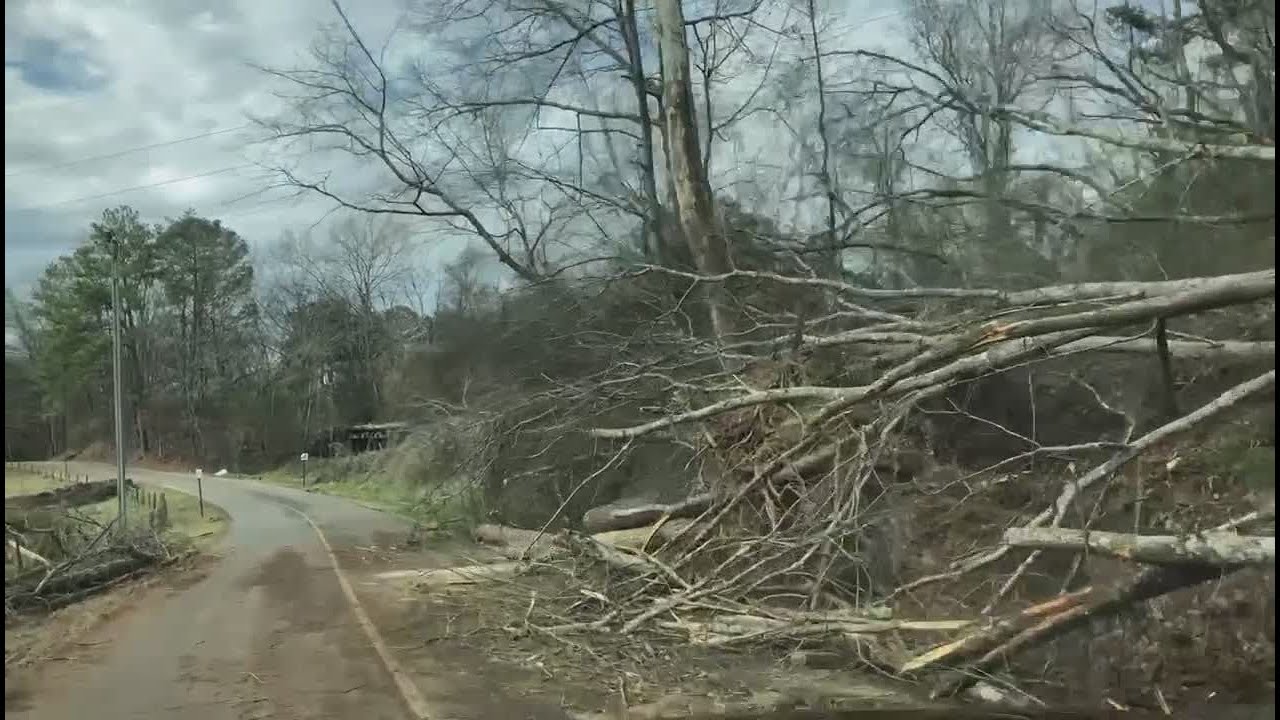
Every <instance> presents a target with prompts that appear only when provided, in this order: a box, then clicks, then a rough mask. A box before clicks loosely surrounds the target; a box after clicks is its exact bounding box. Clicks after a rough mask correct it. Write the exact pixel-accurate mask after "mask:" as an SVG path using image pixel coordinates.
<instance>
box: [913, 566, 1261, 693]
mask: <svg viewBox="0 0 1280 720" xmlns="http://www.w3.org/2000/svg"><path fill="white" fill-rule="evenodd" d="M1236 569H1238V567H1237V568H1226V569H1222V568H1215V567H1210V566H1207V565H1162V566H1158V567H1152V568H1148V569H1147V570H1145V571H1143V572H1142V573H1139V574H1138V575H1137V577H1135V578H1134V579H1132V580H1130V581H1129V582H1127V583H1124V584H1122V585H1119V586H1115V587H1088V588H1084V589H1083V590H1079V591H1076V592H1074V593H1070V594H1067V595H1062V596H1059V597H1057V598H1054V599H1053V600H1050V601H1048V602H1045V603H1041V604H1039V605H1036V606H1033V607H1031V608H1027V609H1026V610H1023V611H1022V612H1021V613H1019V614H1018V615H1017V616H1014V617H1013V618H1009V619H1006V620H998V621H996V622H994V623H992V624H991V625H988V626H987V627H985V628H983V629H982V630H979V631H977V632H975V633H972V634H970V635H968V636H966V637H963V638H961V639H960V640H957V641H954V642H950V643H947V644H945V645H941V646H939V647H936V648H934V649H932V650H930V651H928V652H926V653H924V654H922V655H919V656H917V657H916V658H913V659H912V660H910V661H908V662H907V663H906V664H904V665H903V667H902V668H901V672H904V673H908V672H919V671H921V670H924V669H927V668H933V667H938V666H941V665H948V666H952V667H958V668H959V669H957V670H955V671H952V672H950V673H949V674H948V675H947V677H946V679H944V680H943V681H942V682H941V683H939V684H938V685H937V687H936V689H935V690H934V692H933V696H934V697H935V698H938V697H946V696H950V695H954V694H955V693H958V692H961V691H963V690H965V689H967V688H968V687H969V686H970V685H972V684H973V682H974V681H975V680H977V679H978V678H979V677H982V675H983V674H984V672H986V671H989V670H990V669H991V668H992V667H993V666H995V665H996V664H998V663H999V662H1002V661H1004V660H1007V659H1008V658H1010V657H1012V656H1014V655H1016V654H1017V653H1019V652H1022V651H1024V650H1026V649H1028V648H1031V647H1034V646H1036V645H1039V644H1042V643H1044V642H1047V641H1048V640H1051V639H1053V638H1055V637H1058V636H1059V635H1062V634H1063V633H1066V632H1067V631H1069V630H1071V629H1073V628H1075V627H1078V626H1080V625H1082V624H1084V623H1086V622H1088V621H1089V620H1091V619H1098V618H1102V617H1107V616H1109V615H1113V614H1115V613H1117V612H1119V611H1120V610H1122V609H1124V608H1125V607H1128V606H1129V605H1132V604H1133V603H1138V602H1144V601H1146V600H1150V599H1152V598H1156V597H1160V596H1161V595H1165V594H1168V593H1170V592H1173V591H1175V590H1181V589H1183V588H1187V587H1192V586H1195V585H1199V584H1201V583H1204V582H1208V581H1210V580H1215V579H1218V578H1221V577H1223V576H1225V575H1228V574H1230V573H1232V572H1234V571H1235V570H1236ZM979 653H981V655H980V656H979V657H977V659H975V660H973V661H972V662H969V663H963V664H962V661H964V660H966V659H967V658H971V657H973V656H975V655H978V654H979Z"/></svg>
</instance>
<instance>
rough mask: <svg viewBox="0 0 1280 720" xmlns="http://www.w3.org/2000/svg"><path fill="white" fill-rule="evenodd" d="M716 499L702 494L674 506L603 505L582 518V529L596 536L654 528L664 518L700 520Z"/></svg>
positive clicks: (656, 504)
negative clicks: (650, 526) (602, 533)
mask: <svg viewBox="0 0 1280 720" xmlns="http://www.w3.org/2000/svg"><path fill="white" fill-rule="evenodd" d="M712 499H713V498H712V495H711V493H702V494H701V495H694V496H692V497H688V498H685V499H684V500H681V501H680V502H676V503H670V504H664V503H648V504H644V505H633V506H629V507H612V506H608V505H602V506H600V507H594V508H591V509H590V510H588V511H587V512H586V514H584V515H583V516H582V529H583V531H584V532H587V533H589V534H592V535H594V534H596V533H601V532H606V531H609V530H630V529H632V528H638V527H644V526H645V525H652V524H654V523H656V522H658V521H659V520H661V519H662V518H664V517H668V518H692V517H697V516H699V515H701V514H702V513H704V512H706V511H707V508H709V507H711V501H712Z"/></svg>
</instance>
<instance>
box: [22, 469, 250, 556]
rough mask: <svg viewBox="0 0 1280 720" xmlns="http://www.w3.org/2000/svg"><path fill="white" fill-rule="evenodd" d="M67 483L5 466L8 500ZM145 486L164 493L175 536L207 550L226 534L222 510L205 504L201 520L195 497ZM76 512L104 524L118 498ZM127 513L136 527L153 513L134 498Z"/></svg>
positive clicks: (58, 478)
mask: <svg viewBox="0 0 1280 720" xmlns="http://www.w3.org/2000/svg"><path fill="white" fill-rule="evenodd" d="M68 484H69V483H67V482H66V481H64V480H63V479H61V478H60V477H57V475H56V473H55V475H54V476H53V477H48V476H44V475H41V474H39V473H38V472H32V471H30V470H27V469H25V468H17V467H13V466H9V467H6V468H5V472H4V495H5V497H13V496H16V495H32V494H35V493H38V492H44V491H46V490H55V489H57V488H60V487H64V486H66V485H68ZM142 487H143V491H144V492H162V493H164V496H165V502H166V504H167V505H168V509H169V528H168V532H169V533H171V534H172V535H173V536H175V537H177V538H183V539H186V540H190V541H192V542H194V543H195V544H196V545H197V546H198V547H207V546H209V545H211V544H213V543H215V542H216V541H217V540H218V539H220V538H221V537H222V535H223V533H225V532H226V529H227V521H228V519H227V514H226V513H225V512H224V511H223V510H222V508H219V507H217V506H215V505H211V504H209V503H207V502H206V503H205V505H204V517H201V516H200V503H199V500H197V499H196V498H195V497H194V496H192V495H188V494H186V493H183V492H178V491H176V490H169V489H166V488H154V487H150V486H147V485H143V486H142ZM77 511H78V512H80V513H82V514H84V515H87V516H88V517H90V518H92V519H94V520H96V521H98V522H100V523H103V524H104V525H105V524H106V523H109V522H111V521H112V520H114V519H115V517H116V513H117V511H118V504H117V502H116V499H115V498H110V499H108V500H103V501H102V502H98V503H93V504H90V505H84V506H81V507H79V508H77ZM126 512H128V513H129V517H128V518H126V519H127V520H128V521H129V523H130V524H131V525H135V526H137V525H138V524H139V523H145V522H146V519H147V517H148V513H149V512H150V510H149V508H147V507H144V506H142V505H141V504H139V502H138V501H137V500H136V499H134V498H133V497H130V498H129V504H128V506H127V507H126Z"/></svg>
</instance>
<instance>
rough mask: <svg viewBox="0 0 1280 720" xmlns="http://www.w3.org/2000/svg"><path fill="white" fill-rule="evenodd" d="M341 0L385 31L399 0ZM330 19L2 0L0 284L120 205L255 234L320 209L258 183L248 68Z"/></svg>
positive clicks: (286, 55) (225, 0) (298, 55)
mask: <svg viewBox="0 0 1280 720" xmlns="http://www.w3.org/2000/svg"><path fill="white" fill-rule="evenodd" d="M351 6H352V7H351V9H350V11H349V12H350V13H351V16H352V20H353V21H354V22H355V24H356V26H357V28H358V29H359V30H360V31H361V33H362V34H366V35H368V36H370V37H374V38H385V37H386V36H387V34H388V33H389V32H390V30H391V28H393V27H394V26H395V24H396V22H397V19H398V17H399V13H400V8H401V2H400V0H361V1H360V2H358V3H351ZM332 20H333V13H332V10H331V9H330V8H329V4H328V3H327V2H324V1H323V0H267V1H266V2H263V1H262V0H218V1H217V2H210V1H209V0H5V193H4V233H5V244H4V254H5V285H6V286H8V287H13V288H15V289H18V290H23V289H25V288H27V287H29V286H30V284H31V283H32V282H33V280H34V279H35V277H36V276H37V275H38V273H39V272H40V271H41V269H42V268H43V267H44V266H45V265H46V264H47V263H48V262H49V260H51V259H52V258H54V257H56V256H58V255H60V254H62V253H64V252H66V251H67V250H68V249H70V248H72V247H74V246H75V245H76V244H77V243H79V242H80V241H81V240H82V239H83V237H84V235H85V232H86V228H87V227H88V223H89V222H90V221H91V220H92V219H94V218H95V217H97V216H98V215H99V214H100V213H101V212H102V210H103V209H104V208H106V207H110V206H114V205H117V204H121V203H128V204H130V205H133V206H134V207H136V208H138V209H139V210H140V211H141V212H142V213H143V215H144V217H148V218H151V219H155V220H160V219H162V218H164V217H166V216H171V215H176V214H179V213H181V212H182V211H183V210H184V209H186V208H188V207H193V208H195V209H196V210H197V211H198V212H200V213H202V214H207V215H211V216H214V217H219V218H223V219H224V220H225V221H226V222H227V223H228V224H230V225H231V226H232V227H234V228H236V229H237V230H239V231H240V233H241V234H242V235H244V236H245V237H247V238H249V239H250V241H251V242H253V243H255V244H259V245H261V244H262V243H263V242H271V241H273V240H275V239H276V238H277V237H278V236H279V235H280V233H281V231H282V230H283V229H285V228H288V227H293V228H304V227H307V226H309V225H311V224H313V223H315V222H316V221H317V220H319V219H320V218H322V217H323V216H324V215H325V213H326V211H328V210H329V209H330V206H329V205H327V204H325V203H324V202H320V201H317V200H314V199H309V200H305V201H295V200H291V199H289V198H288V197H286V196H285V195H284V194H282V193H276V194H271V193H267V194H265V195H263V194H259V193H260V192H261V191H262V190H263V188H264V187H265V186H266V185H267V179H266V178H265V177H264V176H263V173H262V172H261V171H260V170H258V168H257V167H256V166H254V165H253V164H252V162H253V161H254V160H255V159H259V158H255V156H254V155H253V150H254V148H253V146H251V145H250V144H249V141H250V140H251V139H252V135H251V132H252V130H251V129H249V128H247V127H246V121H247V118H246V113H248V112H264V111H269V110H270V109H271V107H272V102H273V97H272V95H271V88H272V87H273V86H272V85H271V83H270V82H269V81H268V80H267V78H266V77H265V76H264V75H263V74H261V73H260V72H259V71H257V70H255V69H253V66H254V65H268V66H274V67H280V66H290V65H296V64H299V63H301V62H304V60H305V58H304V55H305V53H306V51H307V49H308V47H309V45H310V43H311V41H312V39H313V38H314V37H315V34H316V31H317V29H318V28H319V27H320V25H321V23H327V22H331V21H332ZM200 136H203V137H200ZM188 138H195V139H191V140H188V141H185V142H184V140H186V139H188ZM246 196H250V197H246Z"/></svg>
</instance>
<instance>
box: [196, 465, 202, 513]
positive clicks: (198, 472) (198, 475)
mask: <svg viewBox="0 0 1280 720" xmlns="http://www.w3.org/2000/svg"><path fill="white" fill-rule="evenodd" d="M196 498H197V499H198V500H199V501H200V517H204V470H201V469H200V468H196Z"/></svg>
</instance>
